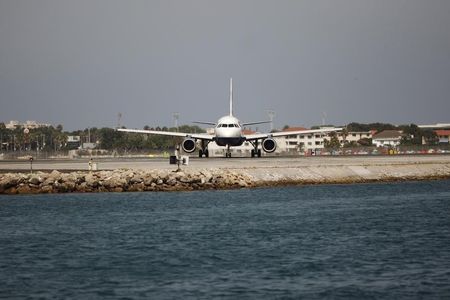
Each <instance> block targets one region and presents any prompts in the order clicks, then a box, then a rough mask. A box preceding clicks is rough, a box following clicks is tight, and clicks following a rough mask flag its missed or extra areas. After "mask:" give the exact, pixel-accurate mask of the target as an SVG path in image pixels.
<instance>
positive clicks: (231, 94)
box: [230, 78, 233, 116]
mask: <svg viewBox="0 0 450 300" xmlns="http://www.w3.org/2000/svg"><path fill="white" fill-rule="evenodd" d="M230 116H233V78H230Z"/></svg>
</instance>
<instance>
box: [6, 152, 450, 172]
mask: <svg viewBox="0 0 450 300" xmlns="http://www.w3.org/2000/svg"><path fill="white" fill-rule="evenodd" d="M93 162H94V163H96V164H97V170H115V169H139V170H155V169H156V170H171V169H175V168H176V166H174V165H170V164H169V159H162V158H148V159H142V158H139V159H130V158H108V159H93ZM439 163H442V164H449V163H450V155H421V156H420V155H414V156H319V157H311V156H310V157H303V156H302V157H276V156H274V157H262V158H250V157H248V158H242V157H241V158H198V157H193V158H190V159H189V164H188V165H186V166H182V168H183V169H190V170H198V169H211V168H219V169H246V170H251V169H258V168H265V169H267V168H301V167H319V166H377V165H379V166H384V165H402V164H439ZM88 169H89V160H88V159H72V160H69V159H67V160H65V159H56V160H35V161H33V170H35V171H37V170H41V171H51V170H59V171H76V170H80V171H86V170H88ZM27 170H30V162H29V161H26V160H0V171H1V172H3V173H4V172H19V171H27Z"/></svg>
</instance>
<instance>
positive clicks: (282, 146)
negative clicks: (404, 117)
mask: <svg viewBox="0 0 450 300" xmlns="http://www.w3.org/2000/svg"><path fill="white" fill-rule="evenodd" d="M299 130H308V129H307V128H304V127H292V128H287V129H285V130H283V132H289V131H299ZM337 137H338V140H339V142H340V143H341V145H344V144H345V143H351V142H358V141H359V140H361V139H364V138H367V139H371V138H372V132H370V131H364V132H348V133H347V134H346V135H343V133H342V132H338V133H337ZM275 140H276V141H277V144H278V148H277V152H291V153H294V152H300V153H311V152H312V151H317V150H321V149H323V148H325V145H324V143H325V140H330V137H329V133H308V134H297V135H288V136H285V137H279V138H275Z"/></svg>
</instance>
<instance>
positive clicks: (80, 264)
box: [0, 180, 450, 299]
mask: <svg viewBox="0 0 450 300" xmlns="http://www.w3.org/2000/svg"><path fill="white" fill-rule="evenodd" d="M299 297H303V298H307V299H312V298H342V299H367V298H377V299H379V298H387V299H399V298H404V299H412V298H447V299H449V298H450V181H447V180H444V181H430V182H408V183H392V184H358V185H322V186H299V187H283V188H263V189H243V190H231V191H201V192H176V193H172V192H171V193H118V194H111V193H104V194H59V195H30V196H0V298H14V299H22V298H23V299H26V298H30V299H32V298H53V299H63V298H76V299H97V298H108V299H126V298H128V299H139V298H142V299H173V298H178V299H186V298H192V299H202V298H203V299H211V298H229V299H260V298H269V299H272V298H299Z"/></svg>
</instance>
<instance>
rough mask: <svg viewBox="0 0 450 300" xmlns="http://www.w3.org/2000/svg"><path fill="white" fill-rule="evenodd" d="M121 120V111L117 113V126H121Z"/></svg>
mask: <svg viewBox="0 0 450 300" xmlns="http://www.w3.org/2000/svg"><path fill="white" fill-rule="evenodd" d="M121 121H122V113H121V112H119V113H118V114H117V128H120V123H121Z"/></svg>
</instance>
